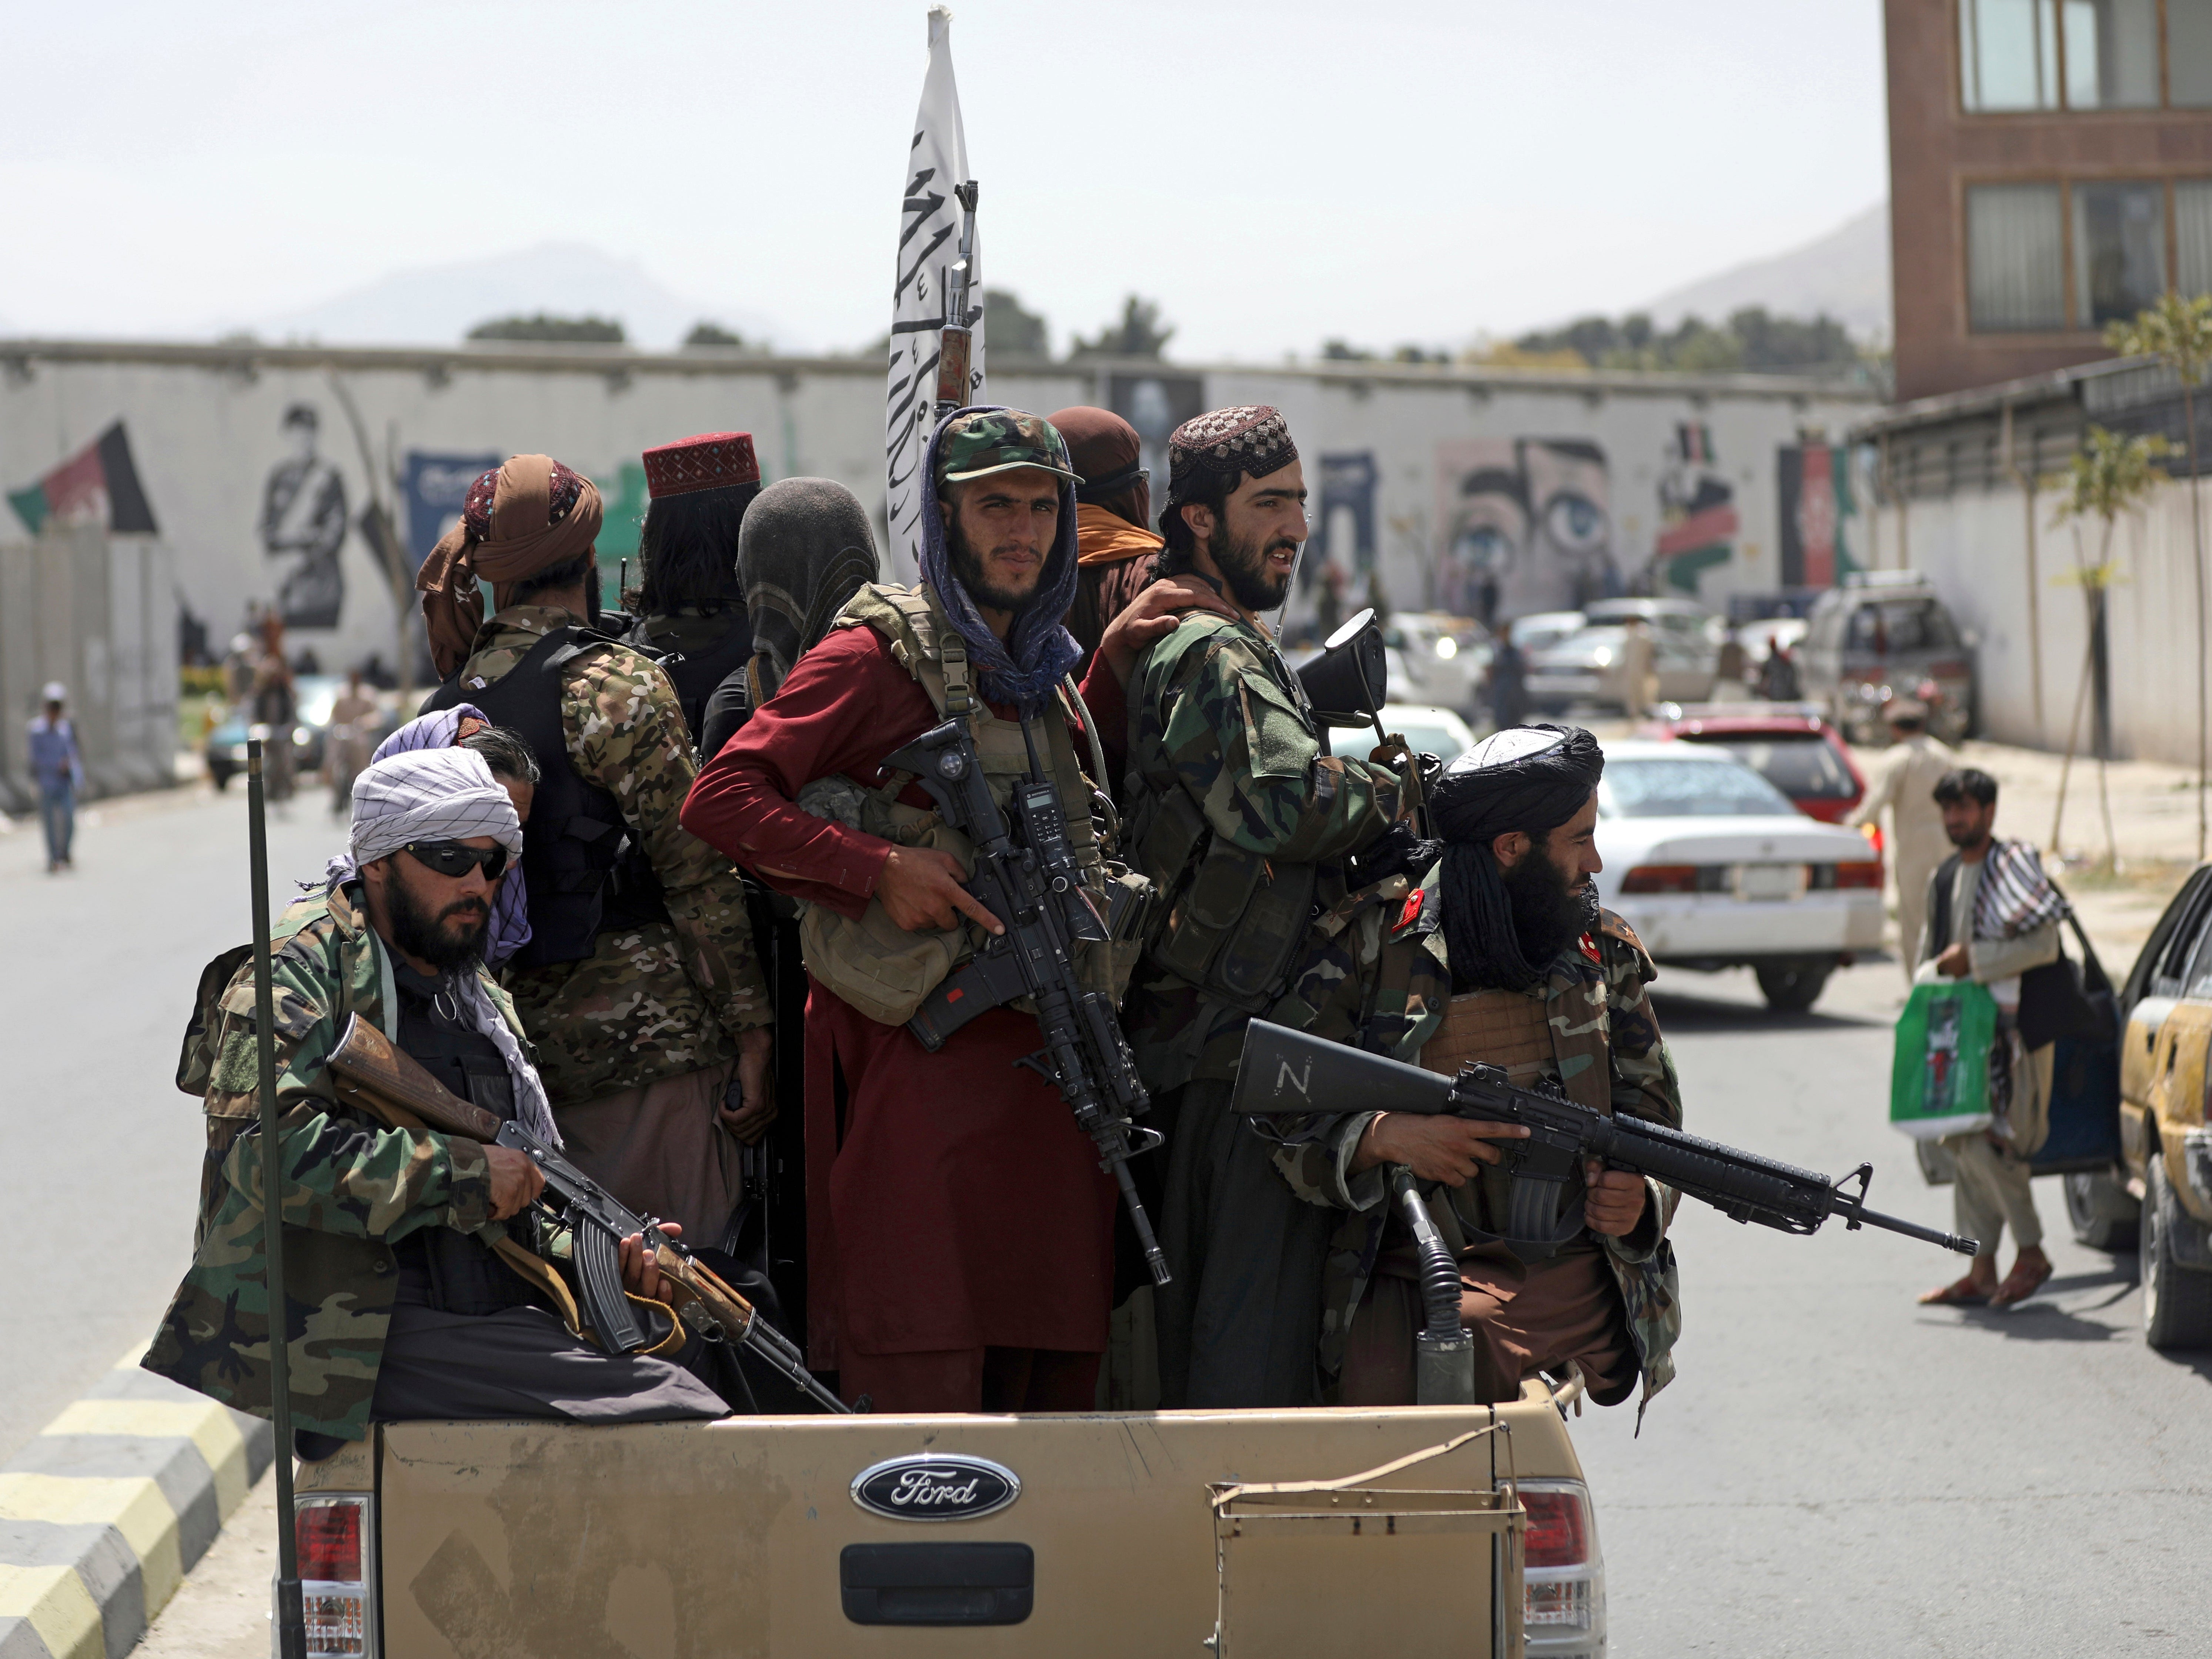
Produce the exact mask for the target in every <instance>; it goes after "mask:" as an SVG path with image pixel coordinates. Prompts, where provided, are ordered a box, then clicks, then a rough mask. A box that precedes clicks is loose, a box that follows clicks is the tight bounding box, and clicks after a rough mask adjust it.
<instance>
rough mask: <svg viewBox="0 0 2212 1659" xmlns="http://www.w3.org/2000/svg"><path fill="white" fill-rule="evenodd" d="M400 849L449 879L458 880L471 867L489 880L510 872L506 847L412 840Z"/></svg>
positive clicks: (495, 879)
mask: <svg viewBox="0 0 2212 1659" xmlns="http://www.w3.org/2000/svg"><path fill="white" fill-rule="evenodd" d="M399 850H400V851H402V852H403V853H405V854H407V855H408V856H409V857H410V858H411V859H413V860H415V862H416V863H417V864H419V865H422V866H424V867H425V868H427V869H431V870H435V871H436V872H438V873H439V874H440V875H441V876H444V877H445V878H447V879H448V880H450V881H459V879H460V878H462V877H463V876H465V875H467V874H468V872H470V871H471V869H477V870H482V871H483V873H484V879H485V880H486V881H497V880H498V879H499V878H501V876H503V875H505V874H506V873H507V848H504V847H465V846H464V845H462V844H461V843H460V842H457V841H413V842H408V843H407V845H406V846H404V847H403V848H400V849H399Z"/></svg>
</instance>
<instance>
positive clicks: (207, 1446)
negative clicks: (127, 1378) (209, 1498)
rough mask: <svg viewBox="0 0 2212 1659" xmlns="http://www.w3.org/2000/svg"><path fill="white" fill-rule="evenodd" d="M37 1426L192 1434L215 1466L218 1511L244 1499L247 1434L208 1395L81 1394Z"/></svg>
mask: <svg viewBox="0 0 2212 1659" xmlns="http://www.w3.org/2000/svg"><path fill="white" fill-rule="evenodd" d="M40 1433H41V1434H125V1435H143V1436H144V1437H148V1438H149V1439H179V1440H190V1441H191V1443H193V1444H194V1445H195V1446H197V1447H198V1448H199V1451H200V1455H201V1456H202V1457H204V1458H205V1459H207V1466H208V1468H210V1469H211V1470H212V1471H214V1474H215V1494H216V1513H217V1514H219V1515H221V1516H223V1517H224V1518H225V1519H228V1517H229V1515H230V1512H231V1511H232V1510H234V1509H236V1508H237V1507H238V1506H239V1504H240V1503H242V1502H244V1501H245V1498H246V1484H247V1483H246V1437H245V1436H244V1435H242V1434H240V1432H239V1431H238V1425H237V1423H236V1422H235V1421H234V1420H233V1419H232V1417H231V1415H230V1413H228V1411H226V1410H224V1409H223V1407H222V1406H220V1405H218V1404H217V1403H216V1401H212V1400H80V1401H76V1403H74V1404H73V1405H70V1406H67V1407H64V1408H63V1410H62V1413H61V1415H60V1416H58V1417H57V1418H56V1419H54V1420H53V1421H52V1422H51V1423H49V1424H47V1425H46V1427H45V1428H44V1429H42V1430H40Z"/></svg>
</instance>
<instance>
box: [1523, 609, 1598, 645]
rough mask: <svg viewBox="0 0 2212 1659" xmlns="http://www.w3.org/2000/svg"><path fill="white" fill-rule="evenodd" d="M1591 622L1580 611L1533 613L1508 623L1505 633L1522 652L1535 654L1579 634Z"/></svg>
mask: <svg viewBox="0 0 2212 1659" xmlns="http://www.w3.org/2000/svg"><path fill="white" fill-rule="evenodd" d="M1588 622H1589V618H1588V617H1585V616H1583V613H1582V612H1581V611H1530V612H1529V613H1528V615H1527V616H1525V617H1515V618H1514V619H1513V620H1512V621H1511V622H1510V623H1507V624H1506V629H1505V632H1506V635H1507V637H1508V638H1510V640H1511V641H1513V643H1514V644H1516V645H1517V646H1519V647H1521V649H1522V651H1524V652H1529V653H1533V652H1537V651H1542V650H1545V649H1547V647H1551V646H1554V645H1557V644H1558V643H1559V641H1561V640H1564V639H1565V638H1566V637H1567V635H1570V634H1573V633H1577V632H1579V631H1580V630H1581V629H1583V627H1584V625H1586V624H1587V623H1588Z"/></svg>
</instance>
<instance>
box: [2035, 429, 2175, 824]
mask: <svg viewBox="0 0 2212 1659" xmlns="http://www.w3.org/2000/svg"><path fill="white" fill-rule="evenodd" d="M2171 447H2172V446H2170V445H2169V444H2168V443H2167V442H2166V440H2165V439H2163V438H2160V437H2156V436H2151V437H2142V436H2137V437H2123V436H2121V435H2119V434H2118V433H2117V432H2107V431H2106V429H2105V428H2103V427H2101V426H2093V427H2091V428H2089V431H2088V434H2087V438H2086V439H2085V441H2083V443H2082V446H2081V448H2080V449H2078V450H2076V451H2075V453H2074V458H2073V459H2072V460H2071V461H2069V463H2068V464H2067V467H2066V471H2063V472H2062V473H2059V474H2057V475H2056V476H2055V477H2051V478H2049V479H2046V480H2045V483H2047V484H2048V485H2050V486H2051V488H2054V489H2058V490H2059V491H2061V492H2062V494H2061V495H2060V498H2059V502H2058V510H2057V512H2056V513H2053V514H2052V515H2051V523H2052V525H2053V526H2057V525H2062V524H2063V525H2070V526H2072V527H2073V531H2074V568H2073V570H2072V571H2071V572H2070V573H2069V575H2068V576H2067V577H2065V578H2064V579H2063V580H2070V581H2072V582H2074V583H2075V585H2076V586H2079V587H2080V588H2081V600H2082V604H2083V605H2085V606H2086V607H2087V611H2088V624H2089V627H2088V635H2089V638H2088V642H2087V646H2086V647H2084V648H2083V651H2082V653H2081V688H2080V690H2077V691H2076V692H2075V696H2074V718H2073V720H2071V721H2070V722H2069V724H2068V726H2067V728H2066V758H2065V760H2064V761H2063V763H2061V764H2060V766H2059V769H2058V808H2057V813H2056V814H2055V815H2054V816H2053V817H2052V818H2051V851H2052V852H2054V853H2055V852H2057V850H2058V831H2059V827H2060V825H2061V824H2063V823H2064V821H2065V817H2066V781H2067V776H2068V775H2069V773H2070V772H2071V771H2072V770H2073V768H2074V750H2075V745H2076V744H2077V742H2078V741H2079V738H2080V734H2081V705H2082V703H2083V702H2084V700H2085V699H2091V700H2093V714H2092V716H2091V723H2090V730H2091V733H2092V739H2093V747H2094V748H2095V750H2096V751H2097V798H2098V800H2099V802H2100V804H2101V805H2102V808H2103V811H2104V817H2105V860H2106V865H2107V866H2116V865H2117V864H2118V862H2119V843H2118V841H2117V840H2116V839H2115V837H2114V836H2113V834H2112V796H2111V794H2110V793H2109V792H2108V791H2107V789H2106V779H2105V763H2106V761H2107V760H2109V759H2110V758H2111V750H2112V701H2111V700H2112V681H2111V674H2110V664H2111V649H2110V640H2109V636H2108V635H2107V633H2106V604H2105V600H2106V593H2107V592H2108V591H2109V590H2110V589H2111V587H2112V580H2113V577H2114V575H2115V574H2117V572H2116V568H2115V566H2114V563H2113V560H2112V531H2113V528H2114V526H2117V525H2118V523H2119V520H2120V518H2121V516H2122V515H2123V514H2124V513H2136V512H2140V511H2141V510H2142V507H2143V506H2144V505H2145V504H2146V503H2147V502H2148V501H2149V500H2150V498H2151V496H2152V495H2153V494H2154V492H2155V491H2156V490H2157V489H2158V486H2159V485H2160V483H2163V482H2164V481H2165V479H2166V470H2165V469H2164V468H2163V467H2161V466H2160V465H2158V458H2159V457H2160V456H2161V455H2164V454H2166V453H2167V452H2168V450H2169V449H2170V448H2171ZM2092 519H2093V520H2096V521H2097V523H2098V525H2099V526H2100V532H2099V536H2098V541H2097V556H2096V559H2095V560H2094V562H2092V561H2091V559H2090V558H2089V556H2088V551H2087V549H2086V548H2085V547H2084V546H2083V545H2082V542H2081V526H2082V524H2083V522H2084V521H2085V520H2092Z"/></svg>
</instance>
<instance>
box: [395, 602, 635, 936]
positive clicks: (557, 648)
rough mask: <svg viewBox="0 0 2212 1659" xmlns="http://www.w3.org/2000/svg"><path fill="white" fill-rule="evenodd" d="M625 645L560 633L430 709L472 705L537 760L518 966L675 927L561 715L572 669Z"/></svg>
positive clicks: (439, 693)
mask: <svg viewBox="0 0 2212 1659" xmlns="http://www.w3.org/2000/svg"><path fill="white" fill-rule="evenodd" d="M621 643H622V641H618V640H611V639H609V638H608V637H607V636H606V635H604V634H596V633H593V632H592V630H591V629H587V628H582V627H579V626H576V625H574V624H571V625H570V626H568V627H567V628H556V629H554V630H553V631H552V632H551V633H550V634H548V635H545V637H544V638H543V639H542V640H540V641H538V643H537V644H536V645H534V646H532V647H531V648H530V653H529V654H528V655H527V656H526V657H524V658H523V659H522V660H521V661H520V662H519V663H517V664H515V665H514V666H513V668H511V669H509V670H508V671H507V672H506V673H505V674H504V675H502V676H501V678H499V679H497V680H495V681H494V682H493V683H492V684H489V685H487V686H476V685H465V684H462V682H461V677H460V674H459V673H458V672H457V673H456V674H455V675H454V676H453V678H452V679H450V680H447V682H446V683H445V684H443V685H441V686H440V687H439V688H438V689H437V690H436V691H435V692H434V693H433V694H432V695H431V696H430V699H429V701H428V702H426V703H424V704H423V705H422V712H423V713H425V714H428V713H429V712H431V711H432V710H434V709H439V708H452V707H453V706H454V705H455V704H456V703H463V702H468V703H474V704H475V705H476V706H477V708H481V709H482V710H483V713H484V718H485V719H487V720H489V721H491V723H492V724H493V725H495V726H505V727H507V729H508V730H509V731H511V732H515V733H516V734H517V735H519V736H520V738H522V739H523V741H524V742H526V743H527V744H529V745H530V750H531V753H532V754H533V755H535V756H536V757H538V774H539V776H538V789H537V793H536V794H535V796H534V797H533V798H532V801H531V805H530V822H529V823H526V824H525V825H524V826H523V827H522V873H523V877H524V878H525V880H526V882H527V883H528V885H529V889H530V902H529V910H528V914H529V917H530V943H529V944H527V945H524V946H523V947H522V949H521V950H520V951H516V952H515V954H514V957H513V963H514V965H515V966H516V967H517V968H543V967H546V966H548V965H550V964H551V963H560V962H581V961H583V960H584V959H585V958H586V957H589V956H590V955H591V954H592V950H593V948H594V946H595V945H596V943H597V941H598V939H599V935H600V934H601V933H605V932H606V931H607V930H608V929H610V928H615V927H641V926H642V925H644V924H645V923H647V922H653V921H667V920H668V905H667V902H666V901H665V899H664V898H663V897H662V896H661V890H660V878H659V877H658V876H656V875H655V874H653V865H652V863H651V861H650V860H647V857H646V856H645V853H644V849H642V848H640V847H639V846H638V845H637V843H636V842H635V841H633V840H632V839H631V838H630V835H629V827H628V825H626V824H625V823H623V815H622V809H621V807H619V806H618V805H616V803H615V798H614V796H613V795H612V794H611V793H608V792H607V791H606V790H605V789H602V788H600V787H599V785H597V784H595V783H592V782H591V781H588V780H587V779H586V778H585V777H584V776H583V775H582V774H580V773H579V772H578V771H577V770H576V769H575V767H574V765H573V764H571V763H570V762H569V759H568V725H567V722H566V721H565V720H563V719H562V714H561V704H562V685H563V682H564V681H565V679H566V678H567V675H568V669H569V666H570V665H571V664H573V663H574V661H575V660H576V659H578V658H579V657H580V656H582V655H583V654H584V653H586V651H592V650H596V649H598V648H599V647H602V646H609V645H619V644H621ZM625 648H628V649H635V647H625ZM465 668H466V665H463V671H465Z"/></svg>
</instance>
